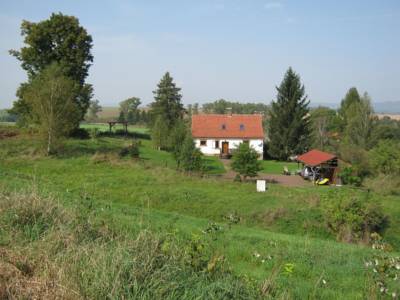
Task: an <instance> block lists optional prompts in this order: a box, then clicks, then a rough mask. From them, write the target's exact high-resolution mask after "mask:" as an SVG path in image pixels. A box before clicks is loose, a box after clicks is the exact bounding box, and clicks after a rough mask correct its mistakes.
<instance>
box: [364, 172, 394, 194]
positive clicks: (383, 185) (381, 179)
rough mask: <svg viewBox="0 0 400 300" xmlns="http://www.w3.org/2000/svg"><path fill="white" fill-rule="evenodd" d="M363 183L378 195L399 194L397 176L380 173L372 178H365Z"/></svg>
mask: <svg viewBox="0 0 400 300" xmlns="http://www.w3.org/2000/svg"><path fill="white" fill-rule="evenodd" d="M364 185H365V187H367V188H368V189H371V190H372V191H374V192H376V193H378V194H380V195H400V178H399V176H395V175H383V174H380V175H378V176H377V177H374V178H371V177H370V178H367V179H366V180H365V182H364Z"/></svg>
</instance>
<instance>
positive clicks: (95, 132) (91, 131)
mask: <svg viewBox="0 0 400 300" xmlns="http://www.w3.org/2000/svg"><path fill="white" fill-rule="evenodd" d="M99 132H100V131H99V129H98V128H97V127H94V128H90V129H89V135H90V138H91V139H92V140H94V139H96V138H97V137H98V136H99Z"/></svg>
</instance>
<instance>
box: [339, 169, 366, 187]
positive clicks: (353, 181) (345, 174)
mask: <svg viewBox="0 0 400 300" xmlns="http://www.w3.org/2000/svg"><path fill="white" fill-rule="evenodd" d="M339 177H340V179H341V180H342V183H343V184H349V185H354V186H361V183H362V179H361V177H359V176H357V175H355V171H354V170H353V168H352V167H345V168H344V169H343V170H342V171H341V172H340V173H339Z"/></svg>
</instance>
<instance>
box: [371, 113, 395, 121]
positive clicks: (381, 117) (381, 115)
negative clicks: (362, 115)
mask: <svg viewBox="0 0 400 300" xmlns="http://www.w3.org/2000/svg"><path fill="white" fill-rule="evenodd" d="M376 115H377V116H378V118H379V119H383V118H384V117H389V118H391V119H392V120H396V121H400V114H376Z"/></svg>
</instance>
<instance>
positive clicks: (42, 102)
mask: <svg viewBox="0 0 400 300" xmlns="http://www.w3.org/2000/svg"><path fill="white" fill-rule="evenodd" d="M75 85H76V82H74V81H73V80H71V79H70V78H68V77H66V76H65V75H64V72H63V69H62V67H61V66H59V65H58V64H56V63H53V64H51V65H49V66H48V67H47V68H45V69H44V70H43V71H42V72H41V73H40V74H39V75H38V76H35V78H34V79H33V80H32V82H31V83H30V84H29V86H28V87H27V88H26V89H24V99H25V100H26V101H27V103H28V104H29V107H30V108H31V115H30V117H31V118H32V120H33V122H34V124H35V126H36V127H37V128H38V129H39V132H41V133H42V134H43V137H44V138H45V139H46V141H47V154H51V153H53V152H54V145H56V144H57V142H58V141H59V139H60V138H62V137H64V136H66V135H67V134H68V133H69V132H70V131H71V130H72V129H73V128H74V125H75V124H76V121H77V120H79V117H80V112H79V107H78V106H77V104H76V102H75V101H74V92H73V91H74V88H75Z"/></svg>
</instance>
